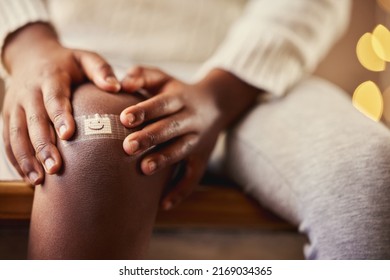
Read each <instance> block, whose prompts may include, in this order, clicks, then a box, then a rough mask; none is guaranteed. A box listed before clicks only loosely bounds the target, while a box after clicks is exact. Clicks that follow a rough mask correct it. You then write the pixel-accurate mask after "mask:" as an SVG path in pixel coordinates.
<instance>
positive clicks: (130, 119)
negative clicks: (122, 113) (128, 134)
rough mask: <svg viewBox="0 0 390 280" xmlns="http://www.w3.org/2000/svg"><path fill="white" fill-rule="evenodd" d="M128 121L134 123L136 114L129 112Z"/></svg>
mask: <svg viewBox="0 0 390 280" xmlns="http://www.w3.org/2000/svg"><path fill="white" fill-rule="evenodd" d="M127 121H128V122H129V124H130V125H131V124H133V122H134V121H135V116H134V115H133V114H132V113H129V114H127Z"/></svg>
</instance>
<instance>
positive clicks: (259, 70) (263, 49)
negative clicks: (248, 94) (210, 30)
mask: <svg viewBox="0 0 390 280" xmlns="http://www.w3.org/2000/svg"><path fill="white" fill-rule="evenodd" d="M256 29H257V30H256V33H257V34H256V36H253V30H252V32H249V30H248V31H247V32H245V34H242V32H241V34H240V36H239V38H235V37H236V36H232V35H233V34H234V33H233V34H230V36H228V37H227V38H226V40H225V41H224V43H223V44H222V45H221V46H220V47H219V49H218V50H217V52H216V53H215V54H214V55H213V56H212V57H211V58H210V59H209V60H207V61H206V62H205V64H203V66H202V67H201V68H200V70H199V71H198V73H197V74H196V76H195V79H196V80H200V79H202V78H204V77H205V76H206V75H207V74H208V72H209V71H211V70H212V69H215V68H219V69H222V70H225V71H228V72H230V73H232V74H234V75H236V76H237V77H238V78H240V79H241V80H243V81H244V82H246V83H248V84H250V85H253V86H255V87H257V88H259V89H262V90H264V91H266V92H267V93H270V94H271V95H272V96H274V97H279V96H282V95H283V94H284V93H285V92H286V91H287V90H288V89H289V87H291V86H292V85H293V84H294V83H295V82H296V81H298V80H299V79H300V78H302V76H303V75H304V74H306V73H305V72H309V69H305V68H307V65H305V61H303V59H304V58H303V57H302V55H301V52H300V51H299V50H298V49H297V46H296V45H295V44H294V43H292V42H291V40H289V39H288V38H286V37H284V36H278V34H280V33H279V32H277V30H275V28H272V29H271V28H270V29H268V28H265V27H263V28H259V27H256ZM260 29H261V30H260ZM271 30H272V31H271ZM281 32H283V33H284V32H285V30H282V31H281ZM259 33H260V34H259ZM238 39H239V40H238Z"/></svg>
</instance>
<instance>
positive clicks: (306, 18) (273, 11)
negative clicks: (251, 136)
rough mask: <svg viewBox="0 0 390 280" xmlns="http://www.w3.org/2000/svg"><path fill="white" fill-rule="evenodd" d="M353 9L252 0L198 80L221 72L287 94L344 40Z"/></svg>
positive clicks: (339, 4)
mask: <svg viewBox="0 0 390 280" xmlns="http://www.w3.org/2000/svg"><path fill="white" fill-rule="evenodd" d="M350 8H351V1H350V0H293V1H292V0H272V1H269V0H251V1H249V3H248V4H247V6H246V8H245V10H244V12H243V14H242V16H241V17H240V18H239V19H238V20H237V21H236V22H235V23H234V24H233V26H232V28H231V29H230V31H229V33H228V34H227V36H226V38H225V40H224V41H223V42H222V44H221V45H220V46H219V48H218V49H217V51H216V52H215V53H214V54H213V55H212V56H211V57H210V58H209V59H208V60H207V61H206V62H205V63H204V64H203V66H202V67H201V69H200V71H199V72H198V73H197V76H196V79H201V78H202V77H204V76H205V75H206V74H207V73H208V72H209V71H210V70H212V69H214V68H220V69H223V70H226V71H229V72H231V73H233V74H235V75H236V76H237V77H239V78H240V79H242V80H243V81H245V82H247V83H249V84H251V85H254V86H256V87H258V88H261V89H263V90H265V91H267V92H269V93H271V94H273V95H274V96H282V95H283V94H284V93H285V92H286V91H287V90H288V89H289V88H290V87H292V86H293V85H294V84H295V83H296V82H298V81H299V80H300V79H301V78H302V77H304V76H305V75H307V74H308V73H310V72H312V71H313V70H314V69H315V67H316V66H317V64H318V63H319V62H320V61H321V59H322V58H323V57H324V56H325V55H326V53H327V52H328V51H329V49H330V48H331V47H332V45H333V44H334V43H335V41H337V39H338V38H339V37H341V35H342V34H343V32H344V31H345V30H346V27H347V26H348V23H349V15H350Z"/></svg>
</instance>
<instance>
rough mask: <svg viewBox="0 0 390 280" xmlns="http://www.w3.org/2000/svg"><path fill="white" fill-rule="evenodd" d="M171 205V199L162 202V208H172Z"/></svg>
mask: <svg viewBox="0 0 390 280" xmlns="http://www.w3.org/2000/svg"><path fill="white" fill-rule="evenodd" d="M172 206H173V204H172V202H171V201H167V202H165V203H164V205H163V209H164V210H170V209H171V208H172Z"/></svg>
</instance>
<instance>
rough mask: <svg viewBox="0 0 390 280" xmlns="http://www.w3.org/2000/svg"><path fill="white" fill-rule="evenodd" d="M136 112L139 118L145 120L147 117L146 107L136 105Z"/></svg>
mask: <svg viewBox="0 0 390 280" xmlns="http://www.w3.org/2000/svg"><path fill="white" fill-rule="evenodd" d="M135 114H136V115H137V119H139V120H144V119H145V117H146V111H145V109H144V108H143V107H141V106H139V105H135Z"/></svg>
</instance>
